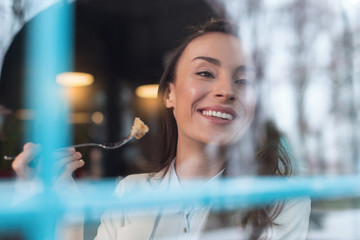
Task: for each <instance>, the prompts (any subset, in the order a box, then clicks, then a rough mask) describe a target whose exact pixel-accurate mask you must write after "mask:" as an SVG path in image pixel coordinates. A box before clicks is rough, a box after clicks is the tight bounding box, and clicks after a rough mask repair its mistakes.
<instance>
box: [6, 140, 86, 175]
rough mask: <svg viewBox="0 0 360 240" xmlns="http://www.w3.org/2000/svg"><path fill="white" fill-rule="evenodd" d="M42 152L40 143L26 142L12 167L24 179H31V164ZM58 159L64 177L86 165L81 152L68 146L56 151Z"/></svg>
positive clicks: (32, 170)
mask: <svg viewBox="0 0 360 240" xmlns="http://www.w3.org/2000/svg"><path fill="white" fill-rule="evenodd" d="M39 152H40V145H39V144H34V143H30V142H29V143H26V144H25V145H24V147H23V151H22V152H21V153H20V154H19V155H17V156H16V158H15V160H14V161H13V162H12V168H13V170H14V171H15V173H16V174H17V176H18V177H20V178H22V179H30V178H31V177H32V176H33V174H34V169H33V168H31V167H30V166H29V164H30V163H31V162H32V161H33V160H34V159H35V157H36V156H37V155H38V153H39ZM56 155H57V156H55V157H56V159H60V160H59V161H57V164H59V165H58V167H59V169H62V171H63V172H62V173H61V175H62V177H71V175H72V173H73V172H74V171H75V170H76V169H78V168H80V167H82V166H84V164H85V162H84V161H83V160H82V159H81V157H82V155H81V153H80V152H76V150H75V148H68V149H66V150H64V151H61V152H58V153H56Z"/></svg>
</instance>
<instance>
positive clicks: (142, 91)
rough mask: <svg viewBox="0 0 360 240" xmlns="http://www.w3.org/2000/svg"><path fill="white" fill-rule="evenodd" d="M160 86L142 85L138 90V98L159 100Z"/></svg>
mask: <svg viewBox="0 0 360 240" xmlns="http://www.w3.org/2000/svg"><path fill="white" fill-rule="evenodd" d="M158 88H159V85H158V84H148V85H142V86H139V87H137V88H136V90H135V93H136V96H138V97H141V98H153V99H154V98H157V92H158Z"/></svg>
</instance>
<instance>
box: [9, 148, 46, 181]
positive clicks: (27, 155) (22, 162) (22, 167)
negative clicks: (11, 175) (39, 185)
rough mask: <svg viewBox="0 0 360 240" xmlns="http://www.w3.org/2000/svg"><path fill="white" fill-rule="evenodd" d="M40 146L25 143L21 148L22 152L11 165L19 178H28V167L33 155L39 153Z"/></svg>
mask: <svg viewBox="0 0 360 240" xmlns="http://www.w3.org/2000/svg"><path fill="white" fill-rule="evenodd" d="M39 150H40V146H39V145H38V144H34V143H30V142H29V143H26V144H25V145H24V147H23V151H22V152H21V153H20V154H19V155H17V156H16V158H15V159H14V161H13V162H12V163H11V167H12V169H13V170H14V171H15V173H16V174H17V175H18V176H19V177H20V178H28V177H29V176H30V172H31V170H30V168H29V166H28V164H29V162H31V161H32V160H33V159H34V157H35V155H36V154H37V153H38V152H39Z"/></svg>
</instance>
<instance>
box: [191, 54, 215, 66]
mask: <svg viewBox="0 0 360 240" xmlns="http://www.w3.org/2000/svg"><path fill="white" fill-rule="evenodd" d="M198 59H201V60H205V61H207V62H209V63H212V64H214V65H216V66H220V61H219V60H218V59H216V58H212V57H205V56H198V57H195V58H194V59H193V60H192V61H195V60H198Z"/></svg>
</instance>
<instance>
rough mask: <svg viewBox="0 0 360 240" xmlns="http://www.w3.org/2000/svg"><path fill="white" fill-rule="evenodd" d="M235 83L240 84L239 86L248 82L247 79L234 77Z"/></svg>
mask: <svg viewBox="0 0 360 240" xmlns="http://www.w3.org/2000/svg"><path fill="white" fill-rule="evenodd" d="M235 84H237V85H241V86H246V85H248V84H249V81H248V80H247V79H236V80H235Z"/></svg>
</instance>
